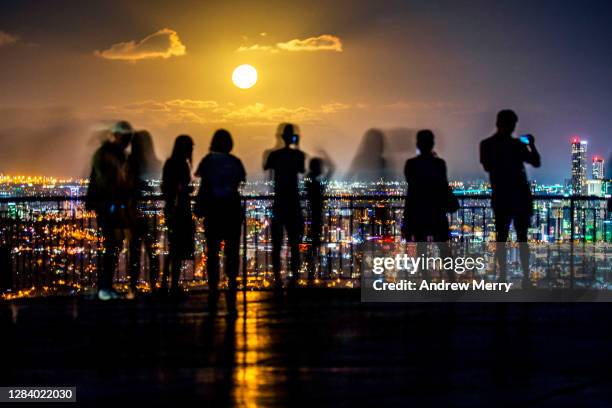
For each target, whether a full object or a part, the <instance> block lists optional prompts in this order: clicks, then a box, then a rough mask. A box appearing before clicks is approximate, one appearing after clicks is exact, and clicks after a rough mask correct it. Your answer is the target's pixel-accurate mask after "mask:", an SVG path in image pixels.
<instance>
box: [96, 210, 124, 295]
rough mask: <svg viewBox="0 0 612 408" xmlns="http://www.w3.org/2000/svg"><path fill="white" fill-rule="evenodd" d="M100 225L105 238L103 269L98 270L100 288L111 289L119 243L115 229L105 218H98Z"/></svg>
mask: <svg viewBox="0 0 612 408" xmlns="http://www.w3.org/2000/svg"><path fill="white" fill-rule="evenodd" d="M98 225H100V226H101V228H102V238H103V239H104V255H103V257H102V270H101V271H98V289H99V290H107V291H110V290H112V288H113V276H114V273H115V268H116V266H117V257H118V255H119V249H118V246H119V244H118V243H117V236H116V234H115V230H114V229H113V228H111V227H110V226H109V225H108V224H107V223H106V222H105V220H101V219H98Z"/></svg>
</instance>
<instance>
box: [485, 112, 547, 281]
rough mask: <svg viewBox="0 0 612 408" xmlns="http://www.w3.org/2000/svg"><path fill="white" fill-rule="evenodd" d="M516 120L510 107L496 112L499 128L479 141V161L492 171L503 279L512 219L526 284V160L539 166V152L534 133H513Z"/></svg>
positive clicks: (528, 210) (528, 198) (528, 209)
mask: <svg viewBox="0 0 612 408" xmlns="http://www.w3.org/2000/svg"><path fill="white" fill-rule="evenodd" d="M517 122H518V116H517V115H516V113H514V112H513V111H511V110H509V109H508V110H502V111H500V112H499V113H498V114H497V121H496V126H497V132H496V133H495V134H494V135H493V136H491V137H489V138H487V139H485V140H483V141H482V142H481V143H480V163H482V166H483V167H484V169H485V171H486V172H488V173H489V177H490V181H491V190H492V192H491V206H492V207H493V212H494V214H495V231H496V241H497V242H498V245H497V250H496V255H497V262H498V266H499V271H500V273H499V277H500V279H501V280H505V279H506V244H505V243H506V241H507V240H508V233H509V231H510V224H511V223H513V224H514V229H515V230H516V236H517V240H518V242H519V250H520V258H521V267H522V269H523V287H529V286H531V281H530V280H529V247H528V246H527V230H528V229H529V225H530V222H531V214H532V212H533V200H532V196H531V188H530V186H529V181H528V180H527V173H526V171H525V165H524V163H529V164H531V165H532V166H533V167H540V153H539V152H538V150H537V149H536V146H535V139H534V137H533V136H532V135H524V136H521V137H520V138H514V137H512V134H513V133H514V130H515V128H516V123H517Z"/></svg>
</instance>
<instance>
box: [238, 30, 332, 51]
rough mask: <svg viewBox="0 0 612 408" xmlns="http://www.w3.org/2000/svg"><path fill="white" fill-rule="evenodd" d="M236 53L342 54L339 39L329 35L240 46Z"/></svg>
mask: <svg viewBox="0 0 612 408" xmlns="http://www.w3.org/2000/svg"><path fill="white" fill-rule="evenodd" d="M236 51H237V52H244V51H265V52H271V53H277V52H280V51H290V52H296V51H311V52H312V51H335V52H342V41H341V40H340V38H339V37H336V36H335V35H331V34H323V35H320V36H318V37H309V38H305V39H298V38H295V39H293V40H289V41H285V42H279V43H276V44H274V45H259V44H253V45H250V46H241V47H239V48H238V49H237V50H236Z"/></svg>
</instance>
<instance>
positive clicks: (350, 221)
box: [349, 196, 355, 278]
mask: <svg viewBox="0 0 612 408" xmlns="http://www.w3.org/2000/svg"><path fill="white" fill-rule="evenodd" d="M349 208H350V209H349V213H350V219H349V235H350V238H349V239H350V251H351V278H353V272H354V264H355V253H354V248H353V246H354V244H353V219H354V217H353V211H354V205H353V197H352V196H349Z"/></svg>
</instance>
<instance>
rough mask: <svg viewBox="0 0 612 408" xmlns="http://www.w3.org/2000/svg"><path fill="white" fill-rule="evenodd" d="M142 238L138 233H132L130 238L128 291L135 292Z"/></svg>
mask: <svg viewBox="0 0 612 408" xmlns="http://www.w3.org/2000/svg"><path fill="white" fill-rule="evenodd" d="M142 241H143V237H142V235H141V234H140V233H139V231H133V232H132V236H131V237H130V244H129V251H128V259H129V262H130V290H131V291H132V292H134V293H135V292H136V285H137V284H138V276H139V275H140V255H141V249H142Z"/></svg>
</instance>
